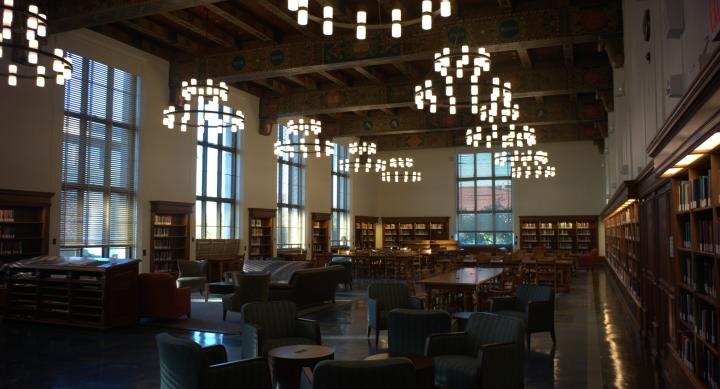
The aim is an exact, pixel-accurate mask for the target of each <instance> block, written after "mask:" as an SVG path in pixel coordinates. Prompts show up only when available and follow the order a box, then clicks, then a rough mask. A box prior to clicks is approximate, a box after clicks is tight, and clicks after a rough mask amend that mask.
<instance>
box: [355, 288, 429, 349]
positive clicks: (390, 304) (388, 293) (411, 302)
mask: <svg viewBox="0 0 720 389" xmlns="http://www.w3.org/2000/svg"><path fill="white" fill-rule="evenodd" d="M396 308H407V309H422V308H423V303H422V300H420V299H418V298H416V297H411V296H410V294H409V292H408V287H407V285H405V284H400V283H374V284H371V285H370V286H369V287H368V337H369V336H370V332H371V330H372V329H373V328H374V329H375V346H377V344H378V339H379V338H380V331H381V330H386V329H387V318H388V315H389V314H390V311H392V310H393V309H396Z"/></svg>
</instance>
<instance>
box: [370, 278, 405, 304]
mask: <svg viewBox="0 0 720 389" xmlns="http://www.w3.org/2000/svg"><path fill="white" fill-rule="evenodd" d="M408 296H409V294H408V287H407V285H405V284H400V283H385V282H378V283H373V284H370V286H369V287H368V297H369V298H371V299H374V300H376V301H377V302H378V308H379V309H382V310H391V309H395V308H405V307H407V304H408Z"/></svg>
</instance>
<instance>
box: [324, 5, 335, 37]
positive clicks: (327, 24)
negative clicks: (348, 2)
mask: <svg viewBox="0 0 720 389" xmlns="http://www.w3.org/2000/svg"><path fill="white" fill-rule="evenodd" d="M332 19H333V7H330V6H325V7H324V8H323V34H324V35H332V33H333V23H332Z"/></svg>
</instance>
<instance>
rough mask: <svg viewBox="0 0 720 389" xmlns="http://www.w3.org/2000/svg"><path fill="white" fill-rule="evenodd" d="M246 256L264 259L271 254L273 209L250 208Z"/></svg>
mask: <svg viewBox="0 0 720 389" xmlns="http://www.w3.org/2000/svg"><path fill="white" fill-rule="evenodd" d="M248 212H249V213H250V228H249V237H248V258H250V259H265V258H270V257H272V256H273V246H274V244H275V237H274V234H275V212H276V210H275V209H263V208H250V209H248Z"/></svg>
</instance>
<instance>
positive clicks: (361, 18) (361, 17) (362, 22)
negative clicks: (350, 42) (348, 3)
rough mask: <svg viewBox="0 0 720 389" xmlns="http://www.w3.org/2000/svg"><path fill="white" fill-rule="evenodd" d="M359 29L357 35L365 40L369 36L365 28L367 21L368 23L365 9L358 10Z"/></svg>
mask: <svg viewBox="0 0 720 389" xmlns="http://www.w3.org/2000/svg"><path fill="white" fill-rule="evenodd" d="M357 23H358V25H357V31H356V34H355V37H356V38H357V39H360V40H364V39H365V37H366V36H367V31H366V29H365V23H367V13H366V12H365V11H358V13H357Z"/></svg>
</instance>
